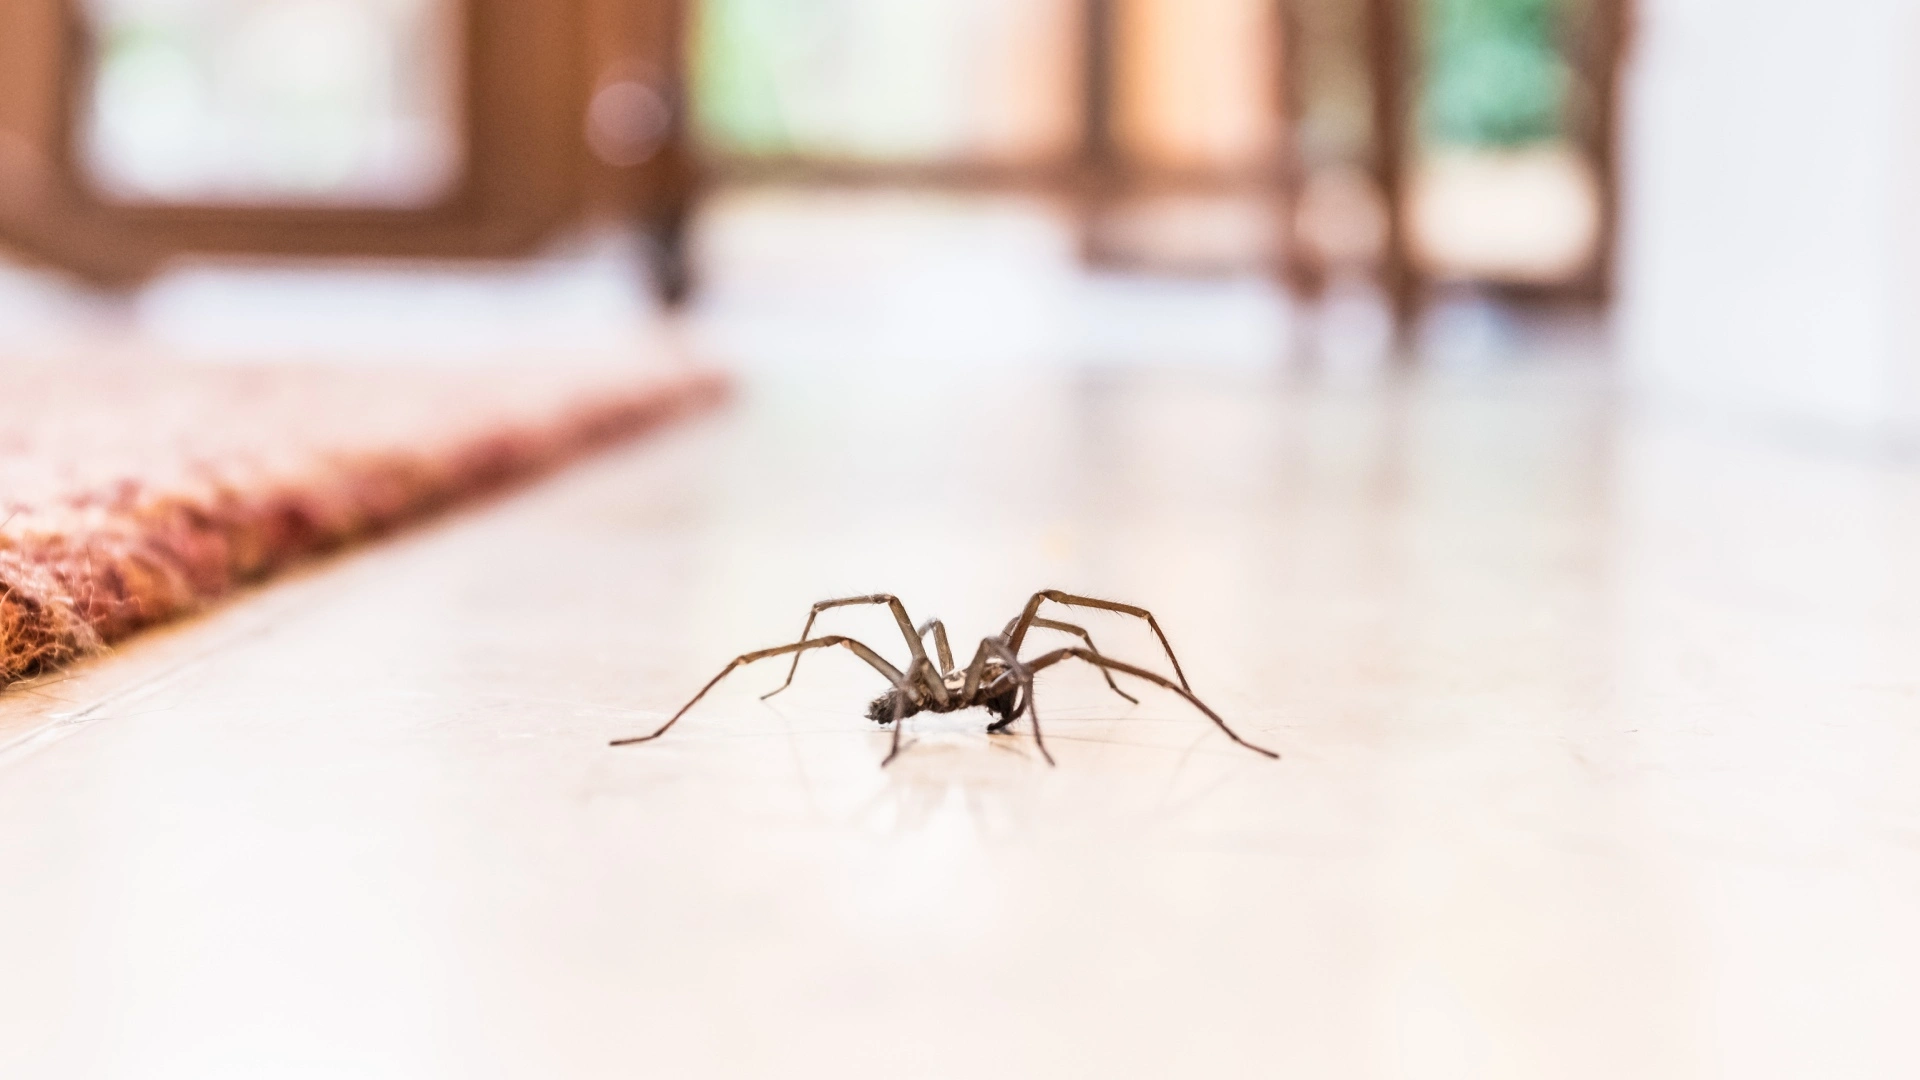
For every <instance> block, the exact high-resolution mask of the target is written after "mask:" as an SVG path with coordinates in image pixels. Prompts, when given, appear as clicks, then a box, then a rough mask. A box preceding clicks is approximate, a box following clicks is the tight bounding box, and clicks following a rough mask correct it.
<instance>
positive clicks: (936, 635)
mask: <svg viewBox="0 0 1920 1080" xmlns="http://www.w3.org/2000/svg"><path fill="white" fill-rule="evenodd" d="M929 630H931V631H933V648H934V651H935V652H937V653H939V654H940V674H942V675H951V674H953V650H952V649H950V648H948V647H947V627H946V624H944V623H942V622H941V621H940V620H939V619H928V620H927V625H925V626H923V627H921V628H920V630H919V635H918V636H920V637H926V636H927V631H929ZM796 659H798V658H797V657H796Z"/></svg>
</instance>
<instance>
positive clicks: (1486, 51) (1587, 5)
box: [1406, 0, 1604, 285]
mask: <svg viewBox="0 0 1920 1080" xmlns="http://www.w3.org/2000/svg"><path fill="white" fill-rule="evenodd" d="M1593 2H1595V0H1424V3H1423V4H1422V5H1421V10H1422V11H1423V12H1424V20H1423V24H1424V44H1423V50H1422V51H1423V60H1424V63H1423V65H1422V69H1423V71H1424V75H1425V83H1424V86H1423V88H1422V93H1421V96H1420V112H1419V116H1418V132H1419V139H1418V146H1417V155H1416V163H1415V166H1414V172H1413V176H1412V178H1411V185H1410V190H1409V192H1408V196H1407V206H1406V212H1407V216H1408V231H1409V242H1410V246H1411V249H1412V257H1413V259H1414V260H1415V262H1416V263H1417V264H1418V265H1419V266H1420V268H1421V270H1422V271H1423V272H1425V273H1426V274H1428V275H1430V276H1432V277H1434V278H1438V279H1442V280H1449V279H1450V280H1473V281H1490V282H1496V283H1502V284H1517V285H1553V284H1558V283H1562V282H1567V281H1570V280H1572V279H1574V278H1577V277H1579V276H1580V275H1581V274H1583V273H1585V272H1587V271H1588V270H1590V269H1591V267H1592V266H1593V265H1594V262H1595V259H1596V256H1597V253H1598V249H1599V245H1600V240H1601V204H1602V194H1603V193H1602V192H1601V189H1600V183H1601V179H1600V176H1599V170H1598V169H1597V167H1596V164H1595V161H1594V160H1593V155H1592V153H1591V152H1590V149H1589V147H1590V141H1591V140H1590V136H1591V135H1592V133H1590V132H1583V131H1581V130H1580V128H1581V125H1582V122H1583V119H1584V118H1583V116H1582V114H1581V106H1582V105H1583V104H1585V103H1589V102H1592V101H1594V100H1596V98H1597V95H1598V94H1599V93H1601V92H1602V88H1601V87H1598V86H1596V85H1594V81H1595V80H1594V79H1593V78H1592V77H1590V76H1589V75H1588V74H1587V73H1585V72H1584V71H1583V70H1582V67H1581V65H1580V64H1578V63H1576V62H1574V58H1573V57H1572V56H1571V55H1570V51H1571V47H1572V45H1573V43H1575V42H1577V41H1579V40H1580V38H1581V31H1582V28H1583V25H1584V24H1585V22H1586V21H1587V20H1588V19H1589V18H1590V16H1591V6H1592V3H1593ZM1603 2H1604V0H1603Z"/></svg>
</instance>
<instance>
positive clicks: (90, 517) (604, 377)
mask: <svg viewBox="0 0 1920 1080" xmlns="http://www.w3.org/2000/svg"><path fill="white" fill-rule="evenodd" d="M724 391H725V383H724V380H722V379H721V378H720V377H719V376H718V375H716V374H714V373H711V372H703V371H693V370H685V369H673V370H658V369H655V370H649V371H644V372H642V371H638V370H631V371H630V370H607V369H578V370H573V369H560V370H544V371H521V370H511V371H505V370H481V371H443V370H431V371H428V370H417V371H398V370H390V369H356V368H350V367H317V366H316V367H289V366H272V367H264V366H263V367H233V366H226V367H219V366H192V365H184V364H178V363H167V364H157V363H156V364H144V365H143V364H130V363H117V364H113V365H109V366H98V365H77V366H76V365H62V366H39V365H25V366H22V365H15V364H8V365H0V686H5V685H6V684H7V683H9V682H12V681H15V680H17V679H20V678H22V677H25V676H28V675H32V674H35V673H38V672H41V671H45V670H47V669H49V668H51V667H54V666H57V665H60V664H64V663H67V662H69V661H71V660H73V659H75V658H77V657H80V656H84V655H86V654H88V653H90V652H93V651H95V650H96V649H98V648H99V647H100V646H102V645H103V644H108V643H112V642H114V641H118V640H120V639H122V638H125V637H126V636H127V635H129V634H132V633H134V632H135V631H137V630H140V629H141V628H143V627H147V626H151V625H153V624H155V623H158V622H162V621H164V620H168V619H173V618H177V617H179V616H181V615H183V614H185V613H187V612H191V611H193V610H195V609H196V608H199V607H201V606H203V605H205V604H207V603H208V602H210V601H212V600H214V599H216V598H218V597H220V596H221V595H222V594H224V593H226V592H228V591H230V590H231V589H233V588H234V587H235V586H237V585H240V584H243V583H247V582H252V581H258V580H260V579H262V578H264V577H266V576H268V575H270V574H272V573H273V572H274V571H275V570H277V569H280V568H282V567H285V566H287V565H289V564H290V563H292V562H295V561H296V560H299V559H302V558H305V557H310V556H313V555H315V554H317V553H321V552H326V551H330V550H333V549H337V548H339V547H341V546H343V545H346V544H349V543H352V542H354V541H357V540H362V539H365V538H367V537H371V536H375V535H378V534H379V533H381V532H383V531H386V530H390V529H392V528H394V527H395V526H397V525H400V524H402V523H404V522H407V521H409V520H412V519H415V518H418V517H420V516H422V515H425V514H428V513H431V512H433V511H434V510H437V509H440V508H442V507H445V506H448V505H450V504H452V503H454V502H456V501H458V500H460V499H463V498H470V497H472V496H474V495H477V494H480V493H483V492H487V491H490V490H494V489H498V488H499V487H501V486H502V485H505V484H509V483H512V482H515V481H519V480H524V479H527V478H529V477H532V476H534V475H537V474H539V473H541V472H543V471H546V470H549V469H552V468H554V467H556V466H558V465H560V464H561V463H563V462H565V461H567V460H569V459H570V458H573V457H576V456H578V455H580V454H582V453H584V452H586V451H588V450H590V449H593V448H595V447H598V446H602V445H605V444H607V443H610V442H613V441H615V440H618V439H621V438H625V437H628V436H632V435H636V434H638V433H640V432H643V431H646V430H648V429H651V428H654V427H657V426H658V425H661V424H663V423H666V422H667V421H669V420H671V419H673V418H674V417H677V416H681V415H684V414H686V413H688V412H689V411H692V410H694V409H697V408H700V407H702V406H705V405H708V404H711V403H713V402H715V401H717V400H718V399H719V398H720V397H721V396H723V394H724Z"/></svg>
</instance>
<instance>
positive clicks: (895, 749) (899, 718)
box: [880, 656, 933, 769]
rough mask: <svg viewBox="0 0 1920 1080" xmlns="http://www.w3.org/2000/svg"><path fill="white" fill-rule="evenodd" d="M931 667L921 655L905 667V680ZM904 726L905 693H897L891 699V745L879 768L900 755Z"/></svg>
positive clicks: (884, 766) (905, 724) (905, 718)
mask: <svg viewBox="0 0 1920 1080" xmlns="http://www.w3.org/2000/svg"><path fill="white" fill-rule="evenodd" d="M932 669H933V663H932V661H930V660H928V659H927V658H926V657H924V656H923V657H921V658H920V659H918V660H915V661H914V662H913V664H912V666H910V667H908V668H907V681H908V682H912V681H913V680H914V679H915V678H918V677H922V676H925V675H927V674H928V673H930V672H931V671H932ZM906 726H907V695H905V694H898V695H895V697H894V699H893V745H892V746H891V747H890V748H888V750H887V756H886V757H883V758H881V759H880V767H881V768H883V769H884V768H886V767H887V766H888V765H891V764H893V759H894V758H896V757H899V756H900V729H901V728H903V727H906Z"/></svg>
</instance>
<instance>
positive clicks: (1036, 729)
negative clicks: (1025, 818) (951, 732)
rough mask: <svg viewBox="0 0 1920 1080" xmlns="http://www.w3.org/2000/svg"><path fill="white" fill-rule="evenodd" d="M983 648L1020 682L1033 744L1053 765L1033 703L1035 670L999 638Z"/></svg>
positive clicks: (983, 643)
mask: <svg viewBox="0 0 1920 1080" xmlns="http://www.w3.org/2000/svg"><path fill="white" fill-rule="evenodd" d="M981 647H982V648H983V649H991V650H993V651H994V652H996V653H998V654H1000V659H1001V661H1002V662H1004V663H1005V664H1006V665H1007V670H1008V671H1010V672H1012V673H1013V677H1014V678H1016V679H1019V680H1020V689H1021V691H1022V693H1023V694H1024V695H1025V696H1026V702H1025V705H1026V710H1027V717H1028V720H1029V721H1030V722H1031V723H1032V724H1033V743H1034V745H1035V746H1038V747H1039V748H1040V756H1041V757H1043V758H1046V759H1047V764H1048V765H1052V764H1053V755H1052V754H1050V753H1048V752H1047V740H1046V739H1044V738H1042V737H1041V735H1040V710H1039V709H1038V708H1036V707H1035V706H1034V703H1033V671H1034V669H1031V668H1029V667H1027V665H1025V664H1023V663H1021V662H1020V658H1019V657H1017V656H1015V655H1013V650H1012V649H1009V648H1008V647H1007V645H1006V643H1005V642H1003V641H1001V640H1000V639H998V638H988V639H987V640H986V641H984V642H982V643H981ZM1093 655H1095V656H1098V655H1100V654H1099V653H1094V654H1093ZM1013 715H1014V716H1019V715H1020V712H1019V710H1017V709H1016V710H1015V711H1014V713H1013ZM1012 722H1013V721H1012V720H1011V719H1009V720H1008V721H1006V723H1003V724H998V725H995V727H997V728H998V729H999V730H1002V731H1004V730H1006V725H1007V724H1010V723H1012ZM987 730H988V731H993V730H995V728H988V729H987Z"/></svg>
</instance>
